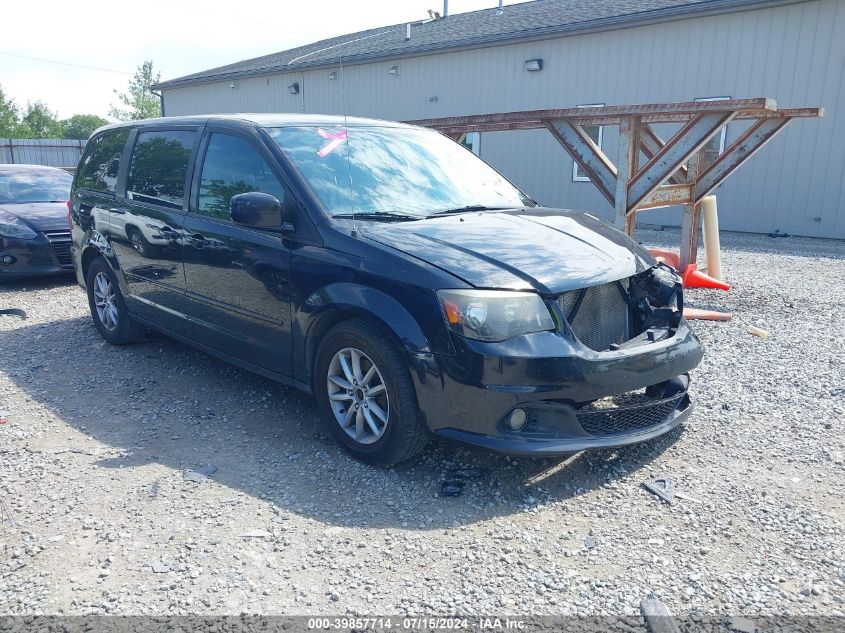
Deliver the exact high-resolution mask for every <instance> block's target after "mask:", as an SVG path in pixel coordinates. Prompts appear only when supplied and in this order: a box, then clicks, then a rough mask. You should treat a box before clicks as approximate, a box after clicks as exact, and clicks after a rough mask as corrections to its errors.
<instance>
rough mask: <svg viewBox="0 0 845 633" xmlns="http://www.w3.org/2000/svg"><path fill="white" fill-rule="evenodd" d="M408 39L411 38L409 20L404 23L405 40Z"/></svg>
mask: <svg viewBox="0 0 845 633" xmlns="http://www.w3.org/2000/svg"><path fill="white" fill-rule="evenodd" d="M409 39H411V23H410V22H408V23H407V24H406V25H405V41H406V42H407V41H408V40H409Z"/></svg>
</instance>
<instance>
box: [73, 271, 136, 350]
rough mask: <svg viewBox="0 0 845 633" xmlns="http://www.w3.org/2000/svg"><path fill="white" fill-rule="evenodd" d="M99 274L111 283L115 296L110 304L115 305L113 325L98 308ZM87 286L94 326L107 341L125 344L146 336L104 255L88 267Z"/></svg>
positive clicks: (113, 343)
mask: <svg viewBox="0 0 845 633" xmlns="http://www.w3.org/2000/svg"><path fill="white" fill-rule="evenodd" d="M98 275H105V277H106V278H108V281H109V283H110V284H111V289H112V292H113V295H112V297H113V298H112V300H111V302H110V304H111V305H113V306H114V314H115V315H116V317H115V323H114V325H113V327H109V324H107V323H106V321H109V319H108V317H103V316H101V315H100V313H99V312H98V309H97V297H96V296H95V285H97V284H98ZM85 288H86V290H87V291H88V307H89V308H90V310H91V319H92V320H93V321H94V327H96V328H97V331H98V332H99V333H100V336H102V337H103V338H104V339H105V340H106V341H107V342H109V343H111V344H112V345H125V344H127V343H134V342H135V341H138V340H140V339H141V337H143V336H144V333H145V332H146V328H144V327H143V326H142V325H140V324H139V323H137V322H136V321H133V320H132V318H131V317H130V316H129V310H128V309H127V308H126V302H125V301H124V300H123V294H122V293H121V292H120V286H119V285H118V283H117V277H115V274H114V271H113V270H112V269H111V266H109V265H108V264H107V263H106V261H105V260H104V259H103V258H102V257H98V258H97V259H95V260H94V261H93V262H91V265H90V266H89V267H88V273H87V274H86V276H85ZM109 323H110V322H109Z"/></svg>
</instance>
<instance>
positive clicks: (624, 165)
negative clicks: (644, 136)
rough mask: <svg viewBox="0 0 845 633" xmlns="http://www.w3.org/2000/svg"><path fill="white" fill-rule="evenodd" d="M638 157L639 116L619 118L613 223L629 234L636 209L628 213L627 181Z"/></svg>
mask: <svg viewBox="0 0 845 633" xmlns="http://www.w3.org/2000/svg"><path fill="white" fill-rule="evenodd" d="M639 158H640V117H638V116H623V117H622V118H621V119H619V156H618V157H617V159H616V195H615V196H614V202H615V204H614V207H615V208H616V214H615V217H614V224H615V225H616V226H617V227H618V228H620V229H623V230H624V231H626V232H627V233H628V235H631V234H632V233H633V232H634V223H635V222H636V211H635V210H633V211H631V214H630V215H629V214H628V211H629V209H628V183H629V182H630V180H631V178H632V177H633V175H634V174H635V173H637V169H638V165H639Z"/></svg>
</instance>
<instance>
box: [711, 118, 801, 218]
mask: <svg viewBox="0 0 845 633" xmlns="http://www.w3.org/2000/svg"><path fill="white" fill-rule="evenodd" d="M787 123H789V119H788V118H785V117H784V118H780V119H761V120H759V121H757V122H756V123H755V124H754V125H752V126H751V127H749V128H748V129H747V130H746V131H745V132H744V133H743V134H741V135H740V137H739V138H738V139H736V140H735V141H734V142H733V143H731V145H730V147H728V148H727V149H726V150H725V151H724V152H722V153H721V154H720V155H719V157H718V158H717V159H716V160H714V161H713V162H712V163H711V164H710V165H708V166H707V168H706V169H704V170H703V171H702V172H701V174H700V175H699V176H698V178H697V179H696V180H697V182H696V185H695V201H696V202H699V201H700V200H701V199H702V198H703V197H704V196H706V195H707V194H709V193H710V192H711V191H713V190H714V189H715V188H716V187H718V186H719V185H720V184H721V183H722V181H724V180H725V178H727V177H728V176H730V175H731V174H732V173H733V172H734V171H735V170H736V169H737V168H738V167H739V166H740V165H742V163H744V162H745V161H747V160H748V159H749V158H751V157H752V156H753V155H754V154H756V153H757V152H758V151H759V150H760V148H762V147H763V146H764V145H765V144H766V143H768V142H769V141H770V140H772V139H773V138H774V137H775V136H776V135H777V133H778V132H780V131H781V130H782V129H783V128H784V126H786V124H787Z"/></svg>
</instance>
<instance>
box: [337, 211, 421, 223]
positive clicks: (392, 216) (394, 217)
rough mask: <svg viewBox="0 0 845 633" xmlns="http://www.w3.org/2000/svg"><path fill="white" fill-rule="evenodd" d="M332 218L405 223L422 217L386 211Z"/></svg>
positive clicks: (341, 214) (347, 214)
mask: <svg viewBox="0 0 845 633" xmlns="http://www.w3.org/2000/svg"><path fill="white" fill-rule="evenodd" d="M332 217H333V218H337V219H342V220H351V219H353V218H354V219H356V220H382V221H384V222H406V221H408V220H421V219H422V218H423V216H421V215H414V214H412V213H390V212H388V211H366V212H361V213H338V214H335V215H333V216H332Z"/></svg>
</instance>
